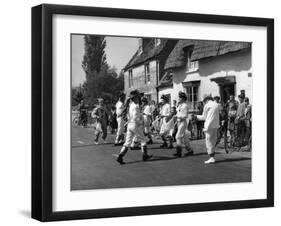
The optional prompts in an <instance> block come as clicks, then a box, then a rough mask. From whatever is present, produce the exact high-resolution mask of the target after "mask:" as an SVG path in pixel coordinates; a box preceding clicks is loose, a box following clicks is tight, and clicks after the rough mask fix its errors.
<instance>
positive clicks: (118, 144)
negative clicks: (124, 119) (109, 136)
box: [114, 142, 124, 146]
mask: <svg viewBox="0 0 281 226" xmlns="http://www.w3.org/2000/svg"><path fill="white" fill-rule="evenodd" d="M123 144H124V142H121V143H115V144H114V146H121V145H123Z"/></svg>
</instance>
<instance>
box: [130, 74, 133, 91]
mask: <svg viewBox="0 0 281 226" xmlns="http://www.w3.org/2000/svg"><path fill="white" fill-rule="evenodd" d="M132 86H133V71H132V70H129V88H131V87H132Z"/></svg>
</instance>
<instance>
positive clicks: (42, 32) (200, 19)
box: [32, 4, 274, 221]
mask: <svg viewBox="0 0 281 226" xmlns="http://www.w3.org/2000/svg"><path fill="white" fill-rule="evenodd" d="M55 14H64V15H81V16H98V17H110V18H128V19H146V20H163V21H182V22H195V23H212V24H223V25H247V26H258V27H266V29H267V94H266V95H267V173H266V174H267V198H266V199H258V200H246V201H244V200H243V201H226V202H211V203H196V204H177V205H176V204H171V205H160V206H143V207H130V208H111V209H93V210H81V211H77V210H73V211H65V212H54V211H53V210H52V198H53V196H52V186H53V181H52V110H53V107H52V98H53V94H52V16H53V15H55ZM271 206H274V20H273V19H268V18H252V17H236V16H218V15H202V14H190V13H176V12H160V11H143V10H132V9H117V8H98V7H83V6H66V5H49V4H43V5H39V6H35V7H33V8H32V218H34V219H37V220H40V221H57V220H73V219H88V218H106V217H122V216H136V215H150V214H168V213H181V212H195V211H210V210H229V209H243V208H257V207H271Z"/></svg>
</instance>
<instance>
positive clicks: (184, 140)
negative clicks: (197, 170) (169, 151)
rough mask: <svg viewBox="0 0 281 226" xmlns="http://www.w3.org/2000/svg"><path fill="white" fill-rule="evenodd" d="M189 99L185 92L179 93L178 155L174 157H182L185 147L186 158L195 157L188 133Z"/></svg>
mask: <svg viewBox="0 0 281 226" xmlns="http://www.w3.org/2000/svg"><path fill="white" fill-rule="evenodd" d="M186 100H187V97H186V94H185V93H183V92H179V104H178V107H177V115H176V117H177V126H178V131H177V133H176V141H177V146H176V153H175V154H174V156H176V157H181V156H182V147H185V149H186V151H187V152H186V153H185V156H188V155H193V150H192V148H191V147H190V143H189V138H188V133H187V118H188V112H189V111H188V106H187V103H186Z"/></svg>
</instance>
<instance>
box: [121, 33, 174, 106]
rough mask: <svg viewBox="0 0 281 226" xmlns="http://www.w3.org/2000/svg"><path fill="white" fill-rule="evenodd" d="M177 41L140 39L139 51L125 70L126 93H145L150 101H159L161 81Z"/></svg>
mask: <svg viewBox="0 0 281 226" xmlns="http://www.w3.org/2000/svg"><path fill="white" fill-rule="evenodd" d="M176 43H177V40H173V39H169V40H168V39H159V38H140V39H139V49H138V50H137V51H136V53H135V54H134V55H133V57H132V58H131V60H130V61H129V62H128V64H127V65H126V66H125V68H124V69H123V71H124V92H125V93H126V94H128V93H130V91H132V90H134V89H138V90H139V91H140V92H143V93H144V95H145V96H146V97H147V98H148V100H149V101H151V100H154V101H156V102H157V101H158V99H159V97H158V85H159V80H160V79H161V78H162V77H163V75H164V73H165V70H164V66H165V63H166V60H167V57H168V56H169V54H170V53H171V51H172V50H173V49H174V47H175V45H176Z"/></svg>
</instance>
